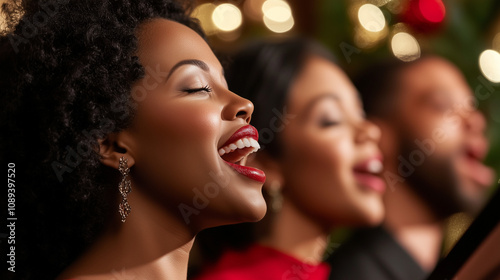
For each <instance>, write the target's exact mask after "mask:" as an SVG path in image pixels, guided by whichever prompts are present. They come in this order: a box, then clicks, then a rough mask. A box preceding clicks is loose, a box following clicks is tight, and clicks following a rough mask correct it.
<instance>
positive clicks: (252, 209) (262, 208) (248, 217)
mask: <svg viewBox="0 0 500 280" xmlns="http://www.w3.org/2000/svg"><path fill="white" fill-rule="evenodd" d="M241 206H245V207H244V208H243V207H241ZM241 206H240V207H239V208H240V209H239V211H238V212H239V217H237V218H238V219H240V221H239V222H236V223H244V222H258V221H260V220H262V218H264V216H265V215H266V212H267V205H266V201H265V200H264V197H263V196H262V194H261V193H259V194H258V195H256V196H255V197H253V198H251V199H248V200H247V201H245V202H242V203H241Z"/></svg>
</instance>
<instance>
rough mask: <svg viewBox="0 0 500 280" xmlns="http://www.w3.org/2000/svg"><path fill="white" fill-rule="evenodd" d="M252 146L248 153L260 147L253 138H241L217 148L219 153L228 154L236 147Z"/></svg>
mask: <svg viewBox="0 0 500 280" xmlns="http://www.w3.org/2000/svg"><path fill="white" fill-rule="evenodd" d="M244 148H253V149H252V151H250V153H253V152H256V151H258V150H259V149H260V145H259V142H257V140H255V139H253V138H242V139H238V141H236V142H234V143H231V144H229V145H227V146H224V147H222V148H220V149H219V155H220V156H222V155H224V154H228V153H230V152H232V151H234V150H236V149H244Z"/></svg>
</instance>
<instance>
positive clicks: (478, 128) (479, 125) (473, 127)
mask: <svg viewBox="0 0 500 280" xmlns="http://www.w3.org/2000/svg"><path fill="white" fill-rule="evenodd" d="M464 124H465V130H466V131H467V132H469V133H474V134H483V133H484V131H485V130H486V119H485V117H484V115H483V114H482V113H481V112H480V111H478V110H474V111H473V112H471V113H470V114H468V115H467V116H466V117H464Z"/></svg>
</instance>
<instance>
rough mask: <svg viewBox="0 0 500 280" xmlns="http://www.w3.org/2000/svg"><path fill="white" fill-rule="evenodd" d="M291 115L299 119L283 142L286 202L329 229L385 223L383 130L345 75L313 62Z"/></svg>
mask: <svg viewBox="0 0 500 280" xmlns="http://www.w3.org/2000/svg"><path fill="white" fill-rule="evenodd" d="M286 109H287V110H286V111H287V112H288V113H289V114H290V116H293V115H295V117H293V118H290V120H289V122H288V124H286V126H285V128H284V130H283V133H282V134H281V138H280V141H281V143H282V145H283V157H282V158H281V159H280V163H281V166H282V168H283V169H282V172H283V176H284V180H285V182H284V186H285V189H284V190H283V194H284V196H285V198H288V199H289V200H291V201H292V202H293V204H294V205H295V206H296V207H298V208H299V210H301V211H302V212H304V213H306V214H307V215H309V216H311V217H313V218H314V219H315V220H317V221H320V222H321V223H323V224H324V225H325V226H332V225H338V224H340V225H367V224H377V223H379V222H381V220H382V218H383V216H384V207H383V204H382V194H383V192H384V191H385V185H384V182H383V181H382V180H381V178H379V177H378V173H380V172H381V171H382V170H381V169H382V163H381V159H382V158H381V153H380V151H379V149H378V148H377V144H378V141H379V138H380V130H379V129H378V127H376V126H375V125H373V124H372V123H370V122H368V121H367V120H365V119H364V113H363V110H362V106H361V104H360V101H359V98H358V95H357V91H356V89H355V88H354V86H353V85H352V83H351V82H350V80H349V79H348V78H347V76H346V75H345V74H344V72H343V71H342V70H340V69H339V68H338V67H337V66H336V65H334V64H333V63H331V62H329V61H327V60H325V59H322V58H319V57H314V56H313V57H311V58H309V59H308V61H307V63H306V64H305V67H304V69H303V70H302V72H301V73H300V74H299V75H298V77H297V79H296V80H295V81H294V83H293V84H292V87H291V89H290V92H289V97H288V104H287V108H286ZM376 173H377V174H376Z"/></svg>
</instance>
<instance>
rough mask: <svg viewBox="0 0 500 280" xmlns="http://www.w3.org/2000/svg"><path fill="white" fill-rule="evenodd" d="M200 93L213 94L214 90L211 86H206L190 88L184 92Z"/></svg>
mask: <svg viewBox="0 0 500 280" xmlns="http://www.w3.org/2000/svg"><path fill="white" fill-rule="evenodd" d="M200 91H204V92H206V93H210V92H212V88H211V87H210V86H209V85H206V86H204V87H201V88H188V89H185V90H184V92H186V93H196V92H200Z"/></svg>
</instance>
